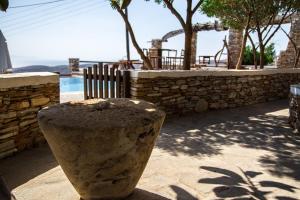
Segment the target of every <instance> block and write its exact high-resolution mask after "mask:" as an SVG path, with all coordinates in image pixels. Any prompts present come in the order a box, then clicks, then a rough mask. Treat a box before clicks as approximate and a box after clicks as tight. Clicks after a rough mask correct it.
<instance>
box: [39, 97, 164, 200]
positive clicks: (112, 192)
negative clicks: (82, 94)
mask: <svg viewBox="0 0 300 200" xmlns="http://www.w3.org/2000/svg"><path fill="white" fill-rule="evenodd" d="M164 118H165V113H164V112H162V111H159V110H157V108H156V106H154V105H153V104H151V103H147V102H145V101H140V100H129V99H107V100H103V99H97V100H87V101H82V102H71V103H65V104H60V105H55V106H52V107H50V108H45V109H43V110H41V111H40V112H39V114H38V120H39V124H40V127H41V129H42V132H43V134H44V135H45V138H46V140H47V141H48V143H49V145H50V148H51V150H52V152H53V154H54V156H55V157H56V159H57V161H58V163H59V164H60V165H61V167H62V169H63V171H64V172H65V174H66V175H67V177H68V178H69V180H70V182H71V183H72V184H73V186H74V187H75V189H76V190H77V192H78V193H79V194H80V196H81V198H82V199H84V200H91V199H122V198H125V197H127V196H128V195H130V194H131V193H132V192H133V190H134V188H135V186H136V185H137V183H138V181H139V179H140V177H141V175H142V173H143V171H144V169H145V166H146V164H147V162H148V159H149V157H150V155H151V152H152V149H153V147H154V144H155V140H156V138H157V136H158V134H159V132H160V128H161V126H162V124H163V121H164Z"/></svg>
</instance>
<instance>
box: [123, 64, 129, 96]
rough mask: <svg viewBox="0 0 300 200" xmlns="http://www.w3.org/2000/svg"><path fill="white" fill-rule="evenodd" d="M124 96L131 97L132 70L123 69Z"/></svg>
mask: <svg viewBox="0 0 300 200" xmlns="http://www.w3.org/2000/svg"><path fill="white" fill-rule="evenodd" d="M123 84H124V98H130V71H127V70H126V71H123Z"/></svg>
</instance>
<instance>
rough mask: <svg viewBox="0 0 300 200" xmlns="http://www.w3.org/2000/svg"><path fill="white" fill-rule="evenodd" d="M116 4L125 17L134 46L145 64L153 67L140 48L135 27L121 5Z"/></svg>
mask: <svg viewBox="0 0 300 200" xmlns="http://www.w3.org/2000/svg"><path fill="white" fill-rule="evenodd" d="M114 6H115V8H116V10H117V11H118V13H119V14H120V15H121V17H122V18H123V20H124V22H125V24H126V28H127V30H128V32H129V34H130V38H131V42H132V44H133V46H134V47H135V49H136V50H137V52H138V54H139V55H140V56H141V58H142V60H143V61H144V63H145V65H146V67H147V68H148V69H150V70H151V69H153V67H152V64H151V61H150V59H149V58H148V57H147V56H145V54H144V52H143V50H142V49H141V48H140V46H139V45H138V43H137V41H136V38H135V35H134V32H133V29H132V27H131V24H130V22H129V20H128V18H127V16H126V15H125V13H124V12H123V10H122V9H121V7H120V6H119V5H117V4H116V5H114Z"/></svg>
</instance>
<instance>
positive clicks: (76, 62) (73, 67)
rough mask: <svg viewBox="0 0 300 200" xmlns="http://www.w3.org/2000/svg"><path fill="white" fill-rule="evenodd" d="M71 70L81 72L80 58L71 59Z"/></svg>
mask: <svg viewBox="0 0 300 200" xmlns="http://www.w3.org/2000/svg"><path fill="white" fill-rule="evenodd" d="M69 68H70V70H71V71H72V72H73V71H74V72H78V71H79V58H69Z"/></svg>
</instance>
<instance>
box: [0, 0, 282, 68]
mask: <svg viewBox="0 0 300 200" xmlns="http://www.w3.org/2000/svg"><path fill="white" fill-rule="evenodd" d="M47 1H51V0H22V1H21V0H11V1H10V2H11V3H10V6H19V5H26V4H32V3H41V2H47ZM175 2H176V4H175V6H176V8H178V10H179V11H180V12H181V13H182V14H184V12H185V3H184V2H185V1H182V0H175ZM129 15H130V21H131V22H132V25H133V28H134V30H135V34H136V37H137V40H138V42H139V44H140V46H141V47H150V43H149V42H148V41H150V40H151V39H153V38H161V37H162V36H163V35H164V34H165V33H167V32H169V31H171V30H175V29H178V28H180V25H179V23H178V21H177V19H176V18H175V17H174V16H173V15H172V14H170V12H169V10H168V9H166V8H164V7H163V6H162V5H157V4H155V3H153V2H144V1H143V0H134V1H133V2H132V5H131V6H130V7H129ZM208 21H214V19H209V18H208V17H206V16H205V15H203V14H201V13H197V15H196V16H195V18H194V23H196V22H208ZM285 28H287V29H288V26H286V27H285ZM0 29H1V30H2V32H3V34H4V35H5V37H6V39H7V42H8V45H9V50H10V54H11V59H12V62H13V65H14V67H20V66H25V65H34V64H44V65H58V64H66V63H67V62H68V58H69V57H79V58H80V59H82V60H119V59H122V58H125V56H126V51H125V32H124V23H123V21H122V19H121V17H120V16H119V15H118V13H117V12H116V11H114V10H112V8H111V7H110V5H109V2H108V1H106V0H65V1H63V2H59V3H55V4H49V5H44V6H36V7H31V8H19V9H8V11H7V13H1V14H0ZM226 34H227V33H226V32H219V33H218V32H215V31H210V32H201V33H199V34H198V52H197V54H198V55H204V54H205V55H214V54H215V53H216V52H217V51H218V50H219V49H221V47H222V45H223V43H222V40H223V38H224V36H225V35H226ZM183 42H184V41H183V35H181V36H177V37H175V38H173V39H171V40H169V42H168V43H164V47H165V48H174V49H178V50H180V49H182V48H183ZM273 42H275V43H276V50H277V54H278V53H279V51H280V50H283V49H285V48H286V45H287V39H286V37H285V36H284V35H283V34H282V33H280V34H277V35H276V37H275V38H274V39H273ZM131 51H132V54H133V55H132V58H139V57H138V55H137V54H136V52H135V49H134V48H131Z"/></svg>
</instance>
